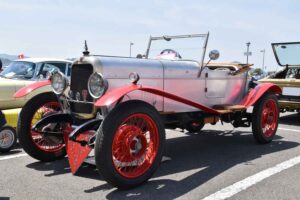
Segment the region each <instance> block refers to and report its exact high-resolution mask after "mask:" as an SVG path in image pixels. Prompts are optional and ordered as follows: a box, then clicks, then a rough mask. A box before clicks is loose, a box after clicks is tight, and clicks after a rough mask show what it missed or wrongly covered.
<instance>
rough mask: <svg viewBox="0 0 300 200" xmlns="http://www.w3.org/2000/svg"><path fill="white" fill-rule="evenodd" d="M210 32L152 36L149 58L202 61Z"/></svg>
mask: <svg viewBox="0 0 300 200" xmlns="http://www.w3.org/2000/svg"><path fill="white" fill-rule="evenodd" d="M207 39H208V34H195V35H180V36H162V37H150V40H149V46H148V49H147V52H146V57H147V58H152V59H167V60H181V59H183V60H197V61H201V60H202V59H203V55H204V53H205V48H206V44H207Z"/></svg>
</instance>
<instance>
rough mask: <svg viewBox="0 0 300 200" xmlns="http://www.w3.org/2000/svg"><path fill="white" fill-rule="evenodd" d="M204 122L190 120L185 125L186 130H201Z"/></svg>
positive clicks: (194, 131) (196, 131)
mask: <svg viewBox="0 0 300 200" xmlns="http://www.w3.org/2000/svg"><path fill="white" fill-rule="evenodd" d="M204 125H205V124H204V122H202V121H197V122H190V123H188V124H187V126H186V128H185V129H186V130H187V131H188V132H189V133H198V132H200V131H201V130H202V128H203V127H204Z"/></svg>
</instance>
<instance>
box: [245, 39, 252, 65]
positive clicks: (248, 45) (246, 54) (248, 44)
mask: <svg viewBox="0 0 300 200" xmlns="http://www.w3.org/2000/svg"><path fill="white" fill-rule="evenodd" d="M250 44H251V43H250V42H247V43H246V45H247V52H245V53H244V55H245V56H247V62H246V63H247V64H248V63H249V62H248V61H249V56H251V55H252V52H251V51H249V48H250Z"/></svg>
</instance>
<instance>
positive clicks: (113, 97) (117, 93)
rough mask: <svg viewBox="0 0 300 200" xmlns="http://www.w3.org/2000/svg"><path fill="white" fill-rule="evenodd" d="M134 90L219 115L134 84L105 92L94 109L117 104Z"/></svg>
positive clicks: (199, 105)
mask: <svg viewBox="0 0 300 200" xmlns="http://www.w3.org/2000/svg"><path fill="white" fill-rule="evenodd" d="M136 90H141V91H144V92H148V93H151V94H155V95H159V96H162V97H166V98H169V99H172V100H174V101H177V102H180V103H183V104H186V105H189V106H192V107H195V108H198V109H200V110H203V111H205V112H208V113H212V114H220V113H219V112H218V111H217V110H215V109H212V108H209V107H207V106H204V105H202V104H199V103H196V102H194V101H191V100H188V99H185V98H182V97H179V96H176V95H174V94H171V93H168V92H165V91H162V90H159V89H156V88H151V87H147V86H142V85H136V84H132V85H126V86H122V87H119V88H116V89H114V90H112V91H109V92H107V93H106V94H105V95H104V96H102V97H101V98H100V99H98V100H97V101H96V103H95V106H96V107H105V106H110V105H112V104H113V103H115V102H117V101H118V100H119V99H121V98H122V97H123V96H124V95H126V94H128V93H130V92H133V91H136Z"/></svg>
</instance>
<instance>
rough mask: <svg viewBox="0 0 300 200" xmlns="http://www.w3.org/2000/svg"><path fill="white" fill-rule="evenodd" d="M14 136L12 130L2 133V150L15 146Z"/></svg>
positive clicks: (0, 141) (0, 139) (0, 136)
mask: <svg viewBox="0 0 300 200" xmlns="http://www.w3.org/2000/svg"><path fill="white" fill-rule="evenodd" d="M13 141H14V134H13V133H12V132H11V131H10V130H3V131H1V132H0V145H1V146H2V148H7V147H9V146H11V145H12V144H13Z"/></svg>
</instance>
